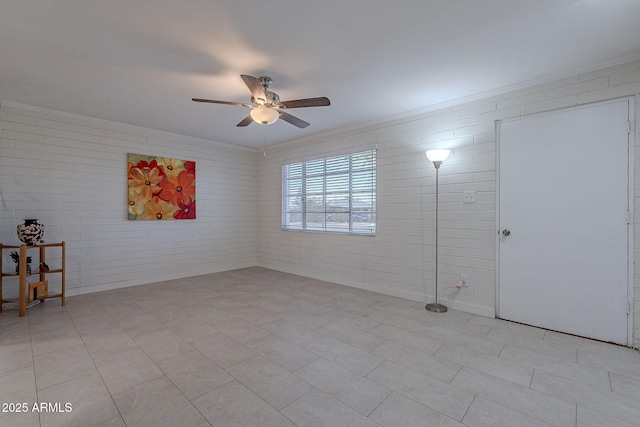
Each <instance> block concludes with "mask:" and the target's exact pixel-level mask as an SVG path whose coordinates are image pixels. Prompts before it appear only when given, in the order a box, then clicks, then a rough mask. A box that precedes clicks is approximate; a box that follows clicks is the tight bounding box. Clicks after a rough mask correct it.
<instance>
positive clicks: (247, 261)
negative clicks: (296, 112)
mask: <svg viewBox="0 0 640 427" xmlns="http://www.w3.org/2000/svg"><path fill="white" fill-rule="evenodd" d="M1 111H2V115H0V119H2V123H1V132H2V133H1V134H0V190H1V191H2V196H3V198H4V201H1V200H0V241H1V242H3V243H5V244H19V243H20V242H19V241H18V238H17V236H16V231H15V230H16V226H17V225H18V224H20V223H22V219H23V218H38V219H39V222H41V223H42V224H44V225H45V227H46V228H45V234H44V238H45V240H47V241H50V242H55V241H61V240H64V241H66V242H67V265H66V267H67V270H66V271H67V289H68V293H69V295H74V294H78V293H86V292H94V291H98V290H104V289H111V288H117V287H123V286H131V285H135V284H141V283H149V282H155V281H161V280H166V279H173V278H180V277H187V276H194V275H197V274H204V273H208V272H215V271H223V270H230V269H235V268H241V267H247V266H252V265H255V264H256V257H257V255H256V246H257V213H256V211H257V195H256V191H257V164H256V157H255V154H254V152H253V151H251V150H247V149H240V148H237V147H233V146H230V145H225V144H220V143H216V142H212V141H204V140H198V139H194V138H188V137H183V136H179V135H172V134H168V133H163V132H159V131H153V130H149V129H142V128H137V127H133V126H127V125H123V124H118V123H113V122H107V121H101V120H95V119H91V118H87V117H81V116H72V115H68V114H63V113H58V112H54V111H48V110H42V109H36V108H32V107H26V106H22V105H17V104H12V103H7V102H5V103H3V104H2V110H1ZM130 152H131V153H139V154H148V155H158V156H163V157H173V158H178V159H185V160H194V161H196V163H197V175H196V178H197V194H196V197H197V209H198V210H197V215H198V217H197V219H196V220H192V221H191V220H190V221H128V220H127V208H126V202H127V180H126V176H127V175H126V173H127V153H130ZM54 253H55V251H54V250H51V255H49V254H48V257H47V258H48V259H49V257H50V256H53V254H54ZM3 262H4V263H9V264H11V265H13V263H12V262H11V260H10V259H9V257H8V252H7V253H5V254H4V258H3ZM54 263H55V262H54ZM5 269H7V268H6V267H5ZM51 278H52V280H55V279H54V278H53V275H52V277H51ZM48 279H49V278H48ZM9 280H14V279H9ZM16 290H17V286H11V285H6V286H5V294H8V295H11V294H12V293H13V294H15V293H16Z"/></svg>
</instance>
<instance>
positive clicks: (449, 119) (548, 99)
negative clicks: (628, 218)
mask: <svg viewBox="0 0 640 427" xmlns="http://www.w3.org/2000/svg"><path fill="white" fill-rule="evenodd" d="M638 94H640V61H636V62H632V63H628V64H623V65H618V66H615V67H610V68H607V69H604V70H598V71H593V72H589V73H585V74H581V75H577V76H573V77H568V78H563V79H561V80H557V81H553V82H548V83H545V84H539V85H537V86H534V87H529V88H526V89H520V90H514V91H512V92H508V93H503V94H500V95H495V96H491V97H487V98H485V99H482V100H475V101H473V102H467V103H464V104H461V105H455V106H450V107H447V108H442V109H439V110H434V111H428V112H424V113H422V114H418V115H414V116H410V117H404V118H399V119H395V120H393V121H387V122H384V123H379V124H376V125H371V126H368V127H363V128H359V129H351V130H349V131H344V132H333V133H327V134H324V135H322V136H316V137H314V138H306V139H300V140H297V141H292V142H289V143H284V144H281V145H279V146H275V147H273V148H271V149H269V150H268V151H267V156H266V157H263V156H262V154H261V155H260V156H259V159H258V177H259V184H258V185H259V191H258V193H259V195H260V196H259V207H260V217H259V239H258V263H259V265H261V266H264V267H269V268H274V269H278V270H283V271H289V272H293V273H297V274H302V275H305V276H311V277H315V278H319V279H324V280H330V281H335V282H338V283H342V284H345V285H350V286H355V287H360V288H364V289H369V290H374V291H379V292H383V293H386V294H391V295H397V296H402V297H407V298H411V299H414V300H417V301H425V300H426V299H425V296H424V295H430V296H431V295H433V292H434V291H433V285H434V262H433V259H434V247H433V243H432V242H433V233H434V227H433V224H434V215H433V212H434V203H433V200H434V178H435V169H434V168H433V166H432V165H431V163H430V162H428V161H427V159H426V158H425V155H424V152H425V150H427V149H431V148H436V147H440V148H452V149H453V150H454V151H453V154H452V156H451V157H450V158H449V159H448V160H447V161H446V162H445V163H444V164H443V165H442V167H441V169H440V184H441V185H440V249H439V258H440V262H439V286H440V290H441V296H442V298H443V301H445V302H446V304H447V305H449V306H450V307H453V308H458V309H461V310H465V311H469V312H473V313H478V314H483V315H487V316H493V315H494V314H495V305H496V304H495V301H496V295H495V294H496V162H495V159H496V133H495V121H496V120H504V119H509V118H514V117H519V116H522V115H527V114H533V113H539V112H544V111H551V110H554V109H559V108H565V107H572V106H576V105H580V104H586V103H591V102H596V101H602V100H607V99H614V98H619V97H626V96H630V95H638ZM637 99H638V98H637V97H636V108H635V112H636V123H638V122H640V121H639V120H638V118H639V117H640V107H639V106H638V105H637V102H638V101H637ZM636 129H638V127H637V126H636ZM635 132H636V133H635V143H636V149H635V152H636V157H635V174H636V177H635V182H636V186H638V185H640V164H639V163H640V149H638V148H637V145H638V144H640V132H638V131H637V130H636V131H635ZM373 143H377V144H378V146H379V150H378V235H377V237H375V238H373V237H357V236H344V235H326V234H311V233H302V232H287V231H282V230H281V229H280V209H281V208H280V193H281V187H280V186H281V184H280V183H281V165H282V162H283V161H286V160H287V159H291V158H296V157H300V156H305V155H313V154H318V155H320V156H321V155H322V154H323V153H328V152H331V151H332V150H342V149H345V148H350V147H358V146H363V145H368V144H373ZM466 190H473V191H475V195H476V202H475V203H467V204H463V203H462V193H463V191H466ZM635 195H636V197H635V205H636V206H635V219H634V225H635V244H634V247H635V258H636V260H638V259H639V257H640V244H639V243H638V242H640V226H638V224H640V198H638V197H637V196H638V195H640V188H636V189H635ZM460 274H465V275H468V277H469V280H468V285H469V286H468V287H467V288H463V289H462V290H460V291H458V290H456V289H455V288H454V284H455V282H456V280H458V278H459V275H460ZM634 288H635V289H634V295H635V304H634V307H635V308H634V314H635V316H634V318H635V321H634V325H635V327H634V330H635V331H634V337H635V345H636V346H640V269H639V268H636V269H635V277H634Z"/></svg>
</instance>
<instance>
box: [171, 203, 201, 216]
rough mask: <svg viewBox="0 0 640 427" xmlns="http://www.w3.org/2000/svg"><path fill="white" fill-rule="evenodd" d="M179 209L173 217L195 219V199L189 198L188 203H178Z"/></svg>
mask: <svg viewBox="0 0 640 427" xmlns="http://www.w3.org/2000/svg"><path fill="white" fill-rule="evenodd" d="M178 206H179V208H180V209H179V210H178V211H176V213H174V214H173V217H174V218H175V219H195V218H196V201H195V200H189V203H180V204H178Z"/></svg>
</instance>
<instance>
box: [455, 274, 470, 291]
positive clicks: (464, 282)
mask: <svg viewBox="0 0 640 427" xmlns="http://www.w3.org/2000/svg"><path fill="white" fill-rule="evenodd" d="M457 286H458V287H459V288H461V287H463V286H469V275H468V274H461V275H460V280H458V285H457Z"/></svg>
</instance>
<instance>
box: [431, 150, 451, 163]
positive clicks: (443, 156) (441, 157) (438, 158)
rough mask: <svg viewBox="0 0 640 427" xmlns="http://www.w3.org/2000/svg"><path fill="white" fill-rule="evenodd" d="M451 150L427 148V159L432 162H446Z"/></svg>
mask: <svg viewBox="0 0 640 427" xmlns="http://www.w3.org/2000/svg"><path fill="white" fill-rule="evenodd" d="M450 152H451V150H427V159H429V160H431V161H432V162H444V161H445V160H447V157H449V153H450Z"/></svg>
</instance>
